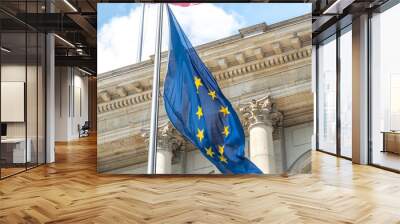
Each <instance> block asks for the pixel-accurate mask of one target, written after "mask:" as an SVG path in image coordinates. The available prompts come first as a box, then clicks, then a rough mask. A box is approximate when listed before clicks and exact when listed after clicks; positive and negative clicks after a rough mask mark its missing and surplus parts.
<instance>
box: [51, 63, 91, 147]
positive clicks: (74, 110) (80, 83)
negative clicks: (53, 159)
mask: <svg viewBox="0 0 400 224" xmlns="http://www.w3.org/2000/svg"><path fill="white" fill-rule="evenodd" d="M55 73H56V83H55V85H56V93H55V123H56V124H55V126H56V128H55V129H56V133H55V140H56V141H70V140H73V139H77V138H78V137H79V132H78V124H80V125H81V126H82V125H83V124H84V122H85V121H87V120H88V78H87V77H86V76H83V74H82V73H81V72H79V71H78V70H77V69H74V68H71V67H56V72H55ZM79 101H80V102H79ZM80 107H81V108H80ZM80 110H82V111H81V112H80Z"/></svg>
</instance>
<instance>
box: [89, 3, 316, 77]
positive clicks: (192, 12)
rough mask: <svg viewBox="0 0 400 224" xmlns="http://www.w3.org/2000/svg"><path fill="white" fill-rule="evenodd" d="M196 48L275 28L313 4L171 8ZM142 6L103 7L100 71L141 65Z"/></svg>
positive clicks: (146, 47)
mask: <svg viewBox="0 0 400 224" xmlns="http://www.w3.org/2000/svg"><path fill="white" fill-rule="evenodd" d="M171 9H172V11H173V13H174V14H175V16H176V18H177V20H178V22H179V23H180V25H181V26H182V28H183V30H184V32H185V33H186V35H187V36H188V38H189V40H190V41H191V42H192V45H194V46H196V45H199V44H203V43H207V42H210V41H214V40H217V39H221V38H224V37H228V36H231V35H234V34H237V33H238V30H239V29H241V28H243V27H247V26H251V25H255V24H258V23H261V22H265V23H267V24H273V23H276V22H279V21H283V20H287V19H290V18H293V17H297V16H301V15H304V14H307V13H310V12H311V4H309V3H304V4H301V3H279V4H278V3H202V4H198V5H194V6H190V7H178V6H171ZM145 10H146V13H145V22H144V36H143V37H144V40H143V55H142V60H147V59H149V56H150V55H152V54H154V46H155V45H154V43H155V26H156V17H157V16H156V15H157V13H156V12H157V5H156V4H146V9H145ZM140 12H141V4H137V3H99V4H98V8H97V26H98V29H97V30H98V31H97V32H98V35H97V36H98V38H97V49H98V54H97V55H98V56H97V57H98V60H97V61H98V66H97V68H98V71H99V73H103V72H107V71H110V70H113V69H117V68H120V67H123V66H127V65H130V64H134V63H135V62H136V61H137V57H136V55H137V53H136V52H137V48H138V46H137V45H138V44H137V42H138V33H139V18H140ZM162 45H163V46H162V49H163V50H167V46H168V23H167V18H166V12H165V11H164V19H163V43H162Z"/></svg>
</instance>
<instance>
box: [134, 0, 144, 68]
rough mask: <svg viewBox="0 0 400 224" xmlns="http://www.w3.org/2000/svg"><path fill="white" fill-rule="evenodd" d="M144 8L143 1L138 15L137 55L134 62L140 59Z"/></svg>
mask: <svg viewBox="0 0 400 224" xmlns="http://www.w3.org/2000/svg"><path fill="white" fill-rule="evenodd" d="M144 10H145V3H143V4H142V13H141V16H140V21H139V38H138V51H137V56H136V62H141V61H142V48H143V44H142V42H143V27H144Z"/></svg>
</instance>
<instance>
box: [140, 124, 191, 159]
mask: <svg viewBox="0 0 400 224" xmlns="http://www.w3.org/2000/svg"><path fill="white" fill-rule="evenodd" d="M142 137H143V138H145V141H146V142H148V141H149V137H150V130H149V129H143V130H142ZM157 139H158V142H157V145H158V146H157V150H167V151H171V152H173V151H177V150H181V148H182V146H183V145H184V143H185V140H184V139H183V138H182V136H181V135H180V134H179V133H178V131H177V130H176V129H175V128H174V126H173V125H172V124H171V122H169V121H168V122H166V123H165V124H162V125H160V126H158V138H157Z"/></svg>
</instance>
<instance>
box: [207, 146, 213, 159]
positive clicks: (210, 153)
mask: <svg viewBox="0 0 400 224" xmlns="http://www.w3.org/2000/svg"><path fill="white" fill-rule="evenodd" d="M206 153H207V155H209V156H210V157H214V152H213V151H212V148H211V146H210V148H206Z"/></svg>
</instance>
